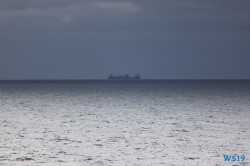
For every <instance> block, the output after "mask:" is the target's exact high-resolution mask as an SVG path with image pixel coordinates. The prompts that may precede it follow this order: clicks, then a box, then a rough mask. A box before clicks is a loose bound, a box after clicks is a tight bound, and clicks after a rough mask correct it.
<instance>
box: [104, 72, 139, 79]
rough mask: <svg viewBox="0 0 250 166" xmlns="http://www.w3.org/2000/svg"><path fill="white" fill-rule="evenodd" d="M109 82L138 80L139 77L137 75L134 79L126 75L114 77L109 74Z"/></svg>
mask: <svg viewBox="0 0 250 166" xmlns="http://www.w3.org/2000/svg"><path fill="white" fill-rule="evenodd" d="M108 79H109V80H140V79H141V76H140V75H139V74H138V73H137V74H136V75H135V76H134V77H130V76H129V75H128V74H126V75H119V76H114V75H113V74H110V76H108Z"/></svg>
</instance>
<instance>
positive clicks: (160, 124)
mask: <svg viewBox="0 0 250 166" xmlns="http://www.w3.org/2000/svg"><path fill="white" fill-rule="evenodd" d="M249 129H250V81H163V80H162V81H5V82H3V81H2V82H0V165H150V166H151V165H176V166H181V165H190V166H191V165H194V166H197V165H201V166H206V165H209V166H211V165H216V164H217V165H223V166H224V165H227V164H228V165H249V164H250V163H249V158H250V141H249V140H250V130H249ZM224 154H228V155H230V154H231V155H233V154H240V155H241V154H244V155H245V156H246V162H244V163H225V162H224V159H223V155H224Z"/></svg>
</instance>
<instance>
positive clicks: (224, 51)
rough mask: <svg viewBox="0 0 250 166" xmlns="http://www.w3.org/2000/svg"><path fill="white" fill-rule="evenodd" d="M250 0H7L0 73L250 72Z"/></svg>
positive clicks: (0, 13) (0, 29) (0, 27)
mask: <svg viewBox="0 0 250 166" xmlns="http://www.w3.org/2000/svg"><path fill="white" fill-rule="evenodd" d="M249 9H250V2H248V1H243V0H239V1H235V0H220V1H218V0H211V1H205V0H189V1H186V0H178V1H177V0H158V1H153V0H136V1H132V0H130V1H129V0H127V1H122V0H116V1H115V0H107V1H101V0H99V1H97V0H87V1H81V0H71V1H68V0H45V1H39V0H22V2H21V1H20V0H3V1H0V58H1V62H0V65H1V66H0V78H2V79H9V78H12V79H15V78H16V79H22V78H23V79H25V78H29V79H30V78H34V79H36V78H104V77H105V76H106V75H107V74H109V73H111V72H113V73H118V74H119V73H135V72H140V73H141V74H142V75H144V77H146V78H250V73H249V72H248V71H250V56H249V52H250V40H249V38H250V22H249V21H248V16H249V15H250V10H249Z"/></svg>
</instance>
